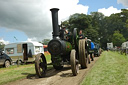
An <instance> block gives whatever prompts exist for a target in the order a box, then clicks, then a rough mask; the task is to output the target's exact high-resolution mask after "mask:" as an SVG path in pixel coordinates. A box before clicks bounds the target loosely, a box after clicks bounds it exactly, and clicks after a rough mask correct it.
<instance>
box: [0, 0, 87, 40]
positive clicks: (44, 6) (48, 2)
mask: <svg viewBox="0 0 128 85" xmlns="http://www.w3.org/2000/svg"><path fill="white" fill-rule="evenodd" d="M78 2H79V0H0V27H5V28H8V29H14V30H15V29H17V30H20V31H23V32H25V33H26V34H27V36H28V37H29V38H33V37H35V38H37V39H38V40H42V39H43V38H51V37H52V36H51V32H52V26H51V21H52V20H51V12H50V9H51V8H55V7H57V8H59V9H60V11H59V14H58V15H59V22H60V21H61V20H65V19H67V18H68V17H69V16H70V15H72V14H74V13H84V14H87V11H88V8H89V7H88V6H83V5H80V4H78Z"/></svg>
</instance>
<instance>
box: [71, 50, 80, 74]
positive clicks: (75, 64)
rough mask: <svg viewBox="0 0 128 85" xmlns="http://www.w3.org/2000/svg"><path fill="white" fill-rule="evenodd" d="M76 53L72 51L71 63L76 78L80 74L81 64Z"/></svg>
mask: <svg viewBox="0 0 128 85" xmlns="http://www.w3.org/2000/svg"><path fill="white" fill-rule="evenodd" d="M76 56H77V55H76V51H75V50H74V49H73V50H71V54H70V63H71V70H72V73H73V75H74V76H76V75H77V74H78V73H79V63H78V60H77V59H76Z"/></svg>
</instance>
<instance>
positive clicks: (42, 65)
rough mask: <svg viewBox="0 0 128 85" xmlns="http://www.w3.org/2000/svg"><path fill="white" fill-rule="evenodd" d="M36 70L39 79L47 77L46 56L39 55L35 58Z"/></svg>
mask: <svg viewBox="0 0 128 85" xmlns="http://www.w3.org/2000/svg"><path fill="white" fill-rule="evenodd" d="M35 58H36V59H35V70H36V74H37V75H38V77H39V78H42V77H45V75H46V70H47V62H46V58H45V56H44V54H42V53H40V54H37V55H36V57H35Z"/></svg>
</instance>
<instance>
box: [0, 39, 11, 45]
mask: <svg viewBox="0 0 128 85" xmlns="http://www.w3.org/2000/svg"><path fill="white" fill-rule="evenodd" d="M0 42H2V43H3V44H5V45H6V44H9V41H5V40H3V38H0Z"/></svg>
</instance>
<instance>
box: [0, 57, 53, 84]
mask: <svg viewBox="0 0 128 85" xmlns="http://www.w3.org/2000/svg"><path fill="white" fill-rule="evenodd" d="M46 59H47V61H48V62H50V55H46ZM51 68H52V66H51V65H48V69H51ZM33 75H36V72H35V66H34V64H28V65H20V66H19V67H18V66H17V65H15V66H10V67H9V68H0V85H3V84H6V83H8V82H12V81H16V80H18V79H23V78H26V77H28V76H33Z"/></svg>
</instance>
